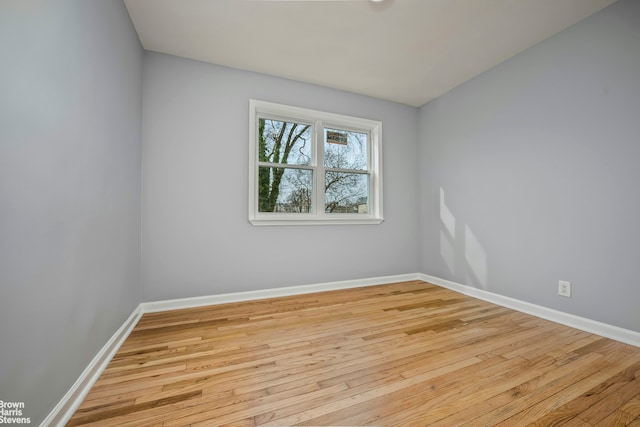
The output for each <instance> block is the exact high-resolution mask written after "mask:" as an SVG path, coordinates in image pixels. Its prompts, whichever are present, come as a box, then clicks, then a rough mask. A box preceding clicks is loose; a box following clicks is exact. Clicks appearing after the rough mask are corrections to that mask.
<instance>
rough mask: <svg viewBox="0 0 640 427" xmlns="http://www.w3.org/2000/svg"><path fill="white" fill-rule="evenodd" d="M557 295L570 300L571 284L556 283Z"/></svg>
mask: <svg viewBox="0 0 640 427" xmlns="http://www.w3.org/2000/svg"><path fill="white" fill-rule="evenodd" d="M558 295H560V296H563V297H567V298H571V282H566V281H564V280H559V281H558Z"/></svg>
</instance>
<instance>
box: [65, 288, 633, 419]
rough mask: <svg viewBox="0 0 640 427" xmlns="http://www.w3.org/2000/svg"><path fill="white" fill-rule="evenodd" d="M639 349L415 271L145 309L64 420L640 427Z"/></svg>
mask: <svg viewBox="0 0 640 427" xmlns="http://www.w3.org/2000/svg"><path fill="white" fill-rule="evenodd" d="M639 377H640V348H637V347H633V346H630V345H626V344H622V343H619V342H616V341H613V340H610V339H605V338H601V337H599V336H596V335H592V334H589V333H586V332H582V331H579V330H576V329H571V328H569V327H566V326H562V325H559V324H556V323H553V322H549V321H546V320H542V319H538V318H536V317H532V316H529V315H526V314H522V313H519V312H517V311H513V310H510V309H506V308H502V307H500V306H496V305H492V304H489V303H486V302H483V301H480V300H476V299H473V298H470V297H467V296H464V295H461V294H458V293H455V292H452V291H449V290H446V289H443V288H440V287H438V286H435V285H431V284H428V283H425V282H421V281H412V282H405V283H399V284H389V285H382V286H372V287H366V288H358V289H349V290H342V291H333V292H325V293H318V294H308V295H300V296H293V297H285V298H275V299H270V300H261V301H251V302H242V303H234V304H225V305H217V306H210V307H202V308H194V309H186V310H176V311H168V312H162V313H151V314H145V315H144V316H143V317H142V319H141V320H140V322H139V324H138V325H137V326H136V327H135V329H134V331H133V332H132V333H131V335H130V336H129V337H128V338H127V340H126V342H125V343H124V344H123V346H122V348H121V349H120V350H119V351H118V353H117V354H116V356H115V357H114V359H113V360H112V361H111V363H110V364H109V366H108V367H107V369H106V370H105V371H104V373H103V374H102V376H101V377H100V378H99V379H98V381H97V382H96V384H95V385H94V387H93V388H92V389H91V391H90V392H89V394H88V395H87V397H86V399H85V401H84V402H83V404H82V405H81V406H80V408H79V409H78V410H77V412H76V413H75V414H74V416H73V417H72V419H71V420H70V421H69V423H68V424H67V425H68V426H80V425H83V426H84V425H91V426H120V427H124V426H166V427H170V426H192V427H196V426H226V425H229V426H263V425H264V426H293V425H305V426H312V425H313V426H338V425H340V426H454V425H465V426H494V425H495V426H526V425H537V426H551V425H553V426H556V425H564V426H590V425H594V426H625V425H628V426H640V378H639Z"/></svg>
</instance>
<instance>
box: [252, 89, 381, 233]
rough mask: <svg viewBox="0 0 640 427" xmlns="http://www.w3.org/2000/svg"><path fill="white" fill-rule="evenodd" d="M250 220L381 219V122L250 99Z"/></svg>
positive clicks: (375, 221)
mask: <svg viewBox="0 0 640 427" xmlns="http://www.w3.org/2000/svg"><path fill="white" fill-rule="evenodd" d="M249 109H250V119H249V145H250V147H249V156H250V160H249V221H251V223H252V224H254V225H276V224H277V225H283V224H288V225H290V224H326V223H330V224H378V223H380V222H382V220H383V217H382V159H381V151H382V150H381V136H382V123H381V122H379V121H374V120H367V119H361V118H356V117H349V116H343V115H338V114H332V113H324V112H321V111H314V110H308V109H304V108H297V107H289V106H286V105H279V104H273V103H269V102H262V101H255V100H251V101H250V108H249Z"/></svg>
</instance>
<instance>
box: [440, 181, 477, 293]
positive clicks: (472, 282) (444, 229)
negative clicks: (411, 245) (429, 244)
mask: <svg viewBox="0 0 640 427" xmlns="http://www.w3.org/2000/svg"><path fill="white" fill-rule="evenodd" d="M456 226H457V227H458V228H459V231H460V233H457V232H456V231H457V227H456ZM460 246H461V247H460ZM456 249H458V252H456ZM458 254H464V259H463V260H459V257H458V256H457V255H458ZM440 256H441V257H442V260H443V261H444V263H445V264H446V266H447V268H448V270H449V274H450V275H451V277H456V276H457V275H462V273H463V272H462V271H458V269H457V268H456V267H457V264H459V263H460V261H462V263H463V266H462V267H461V268H463V269H464V275H465V277H466V281H465V284H467V285H469V286H474V287H476V288H481V289H484V290H487V252H486V251H485V249H484V247H483V246H482V244H481V243H480V241H479V240H478V238H477V237H476V235H475V234H474V233H473V231H471V228H470V227H469V225H466V224H465V225H464V228H463V227H462V224H456V218H455V216H454V215H453V213H452V212H451V210H450V209H449V207H448V206H447V203H446V200H445V191H444V189H443V188H442V187H440Z"/></svg>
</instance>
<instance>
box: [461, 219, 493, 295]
mask: <svg viewBox="0 0 640 427" xmlns="http://www.w3.org/2000/svg"><path fill="white" fill-rule="evenodd" d="M464 255H465V259H466V260H467V265H468V266H469V271H468V274H467V276H468V277H467V279H468V280H469V281H470V282H471V283H477V284H478V285H480V286H481V287H482V288H483V289H486V288H487V252H486V251H485V250H484V248H483V247H482V245H481V244H480V242H479V241H478V238H477V237H476V236H475V234H473V232H472V231H471V229H470V228H469V226H468V225H465V227H464Z"/></svg>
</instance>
